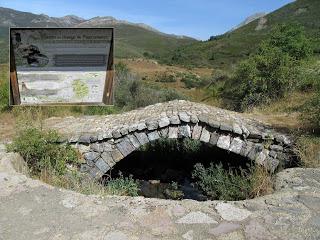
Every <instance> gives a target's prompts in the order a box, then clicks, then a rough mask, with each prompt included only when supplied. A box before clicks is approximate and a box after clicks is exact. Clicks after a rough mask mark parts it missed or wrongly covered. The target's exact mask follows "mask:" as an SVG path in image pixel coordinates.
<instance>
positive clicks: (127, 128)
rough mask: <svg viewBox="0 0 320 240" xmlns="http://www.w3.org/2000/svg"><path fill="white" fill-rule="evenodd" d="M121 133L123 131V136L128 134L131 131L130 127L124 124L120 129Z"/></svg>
mask: <svg viewBox="0 0 320 240" xmlns="http://www.w3.org/2000/svg"><path fill="white" fill-rule="evenodd" d="M120 133H121V135H122V136H124V135H127V134H128V133H129V127H128V126H123V127H122V128H121V129H120Z"/></svg>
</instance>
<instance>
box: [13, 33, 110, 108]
mask: <svg viewBox="0 0 320 240" xmlns="http://www.w3.org/2000/svg"><path fill="white" fill-rule="evenodd" d="M28 29H30V30H34V29H43V30H50V29H109V30H111V44H110V50H109V56H108V59H107V64H106V78H105V84H104V90H103V97H102V99H101V102H97V103H93V102H79V103H77V102H75V103H41V104H32V106H34V105H39V106H46V105H50V106H54V105H59V106H63V105H68V106H70V105H87V106H90V105H91V106H97V105H98V106H99V105H102V106H104V105H112V104H113V99H114V95H113V86H114V28H113V27H100V28H88V27H81V28H74V27H46V28H45V27H10V28H9V42H10V47H9V51H10V54H9V58H10V59H9V62H10V67H9V68H10V80H9V85H10V89H9V96H10V97H9V105H10V106H22V105H21V99H20V97H21V96H20V92H19V84H18V76H17V69H16V63H15V55H14V49H13V47H12V39H11V31H12V30H28ZM28 105H29V106H30V105H31V104H23V106H28Z"/></svg>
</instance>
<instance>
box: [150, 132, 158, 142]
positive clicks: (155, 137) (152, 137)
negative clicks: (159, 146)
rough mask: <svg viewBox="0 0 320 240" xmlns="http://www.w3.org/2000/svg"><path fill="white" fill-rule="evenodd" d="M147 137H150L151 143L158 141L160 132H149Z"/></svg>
mask: <svg viewBox="0 0 320 240" xmlns="http://www.w3.org/2000/svg"><path fill="white" fill-rule="evenodd" d="M147 135H148V138H149V140H150V142H151V141H155V140H158V139H159V138H160V135H159V133H158V131H153V132H149V133H148V134H147Z"/></svg>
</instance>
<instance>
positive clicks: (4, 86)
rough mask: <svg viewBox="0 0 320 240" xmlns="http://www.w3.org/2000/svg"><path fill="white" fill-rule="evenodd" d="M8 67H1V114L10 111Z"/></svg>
mask: <svg viewBox="0 0 320 240" xmlns="http://www.w3.org/2000/svg"><path fill="white" fill-rule="evenodd" d="M7 67H8V65H0V113H1V112H3V111H6V110H8V109H9V78H8V77H9V76H8V68H7Z"/></svg>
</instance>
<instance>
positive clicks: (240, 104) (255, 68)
mask: <svg viewBox="0 0 320 240" xmlns="http://www.w3.org/2000/svg"><path fill="white" fill-rule="evenodd" d="M310 49H311V44H310V41H309V40H308V39H307V38H306V37H305V34H304V31H303V29H302V28H301V27H299V26H298V25H279V26H278V27H276V28H275V29H273V31H272V33H271V36H270V37H269V38H268V39H267V40H265V41H264V42H262V43H261V44H260V46H259V49H258V51H257V52H256V53H255V54H254V55H252V56H250V57H249V59H247V60H245V61H243V62H241V63H240V64H239V66H238V67H237V69H236V71H235V74H234V76H233V77H232V78H231V79H230V80H229V81H227V83H226V84H225V86H224V89H223V93H222V96H224V97H225V98H226V99H227V100H231V102H232V105H233V108H235V109H236V110H242V111H243V110H246V109H248V108H249V109H250V108H252V107H255V106H257V105H260V104H265V103H268V102H270V101H272V100H274V99H279V98H282V97H283V96H285V95H286V93H288V92H290V91H292V90H293V89H295V88H296V86H297V85H298V80H297V79H298V72H299V71H298V69H299V68H298V67H299V65H300V64H301V60H302V59H306V58H308V57H309V56H310V54H311V51H310Z"/></svg>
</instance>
